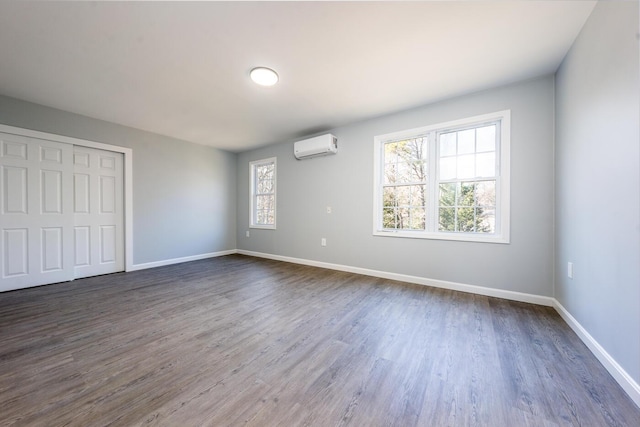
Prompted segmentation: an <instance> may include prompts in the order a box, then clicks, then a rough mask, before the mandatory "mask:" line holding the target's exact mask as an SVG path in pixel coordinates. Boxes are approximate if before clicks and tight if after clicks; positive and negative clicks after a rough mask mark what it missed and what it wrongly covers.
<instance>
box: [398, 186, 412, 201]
mask: <svg viewBox="0 0 640 427" xmlns="http://www.w3.org/2000/svg"><path fill="white" fill-rule="evenodd" d="M396 202H397V203H398V206H409V205H410V204H411V186H409V185H402V186H399V187H396Z"/></svg>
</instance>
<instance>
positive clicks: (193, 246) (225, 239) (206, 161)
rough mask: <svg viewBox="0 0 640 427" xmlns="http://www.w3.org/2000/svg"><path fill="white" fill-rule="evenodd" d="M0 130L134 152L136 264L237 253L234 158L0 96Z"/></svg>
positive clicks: (224, 153)
mask: <svg viewBox="0 0 640 427" xmlns="http://www.w3.org/2000/svg"><path fill="white" fill-rule="evenodd" d="M0 123H2V124H5V125H10V126H16V127H21V128H26V129H32V130H38V131H42V132H49V133H54V134H58V135H64V136H70V137H74V138H81V139H88V140H91V141H97V142H103V143H107V144H112V145H118V146H122V147H128V148H131V149H132V150H133V232H134V233H133V240H134V243H133V244H134V248H133V252H134V253H133V262H134V264H142V263H147V262H154V261H163V260H167V259H172V258H180V257H186V256H191V255H200V254H206V253H210V252H216V251H222V250H228V249H235V248H236V154H233V153H228V152H225V151H221V150H218V149H215V148H211V147H205V146H202V145H197V144H192V143H186V142H184V141H178V140H175V139H172V138H168V137H165V136H161V135H157V134H153V133H149V132H144V131H141V130H137V129H132V128H128V127H124V126H119V125H115V124H113V123H108V122H104V121H101V120H95V119H91V118H88V117H84V116H80V115H77V114H72V113H68V112H64V111H60V110H56V109H52V108H48V107H43V106H41V105H36V104H32V103H28V102H24V101H19V100H16V99H13V98H7V97H3V96H0Z"/></svg>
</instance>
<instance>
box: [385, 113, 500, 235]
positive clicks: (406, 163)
mask: <svg viewBox="0 0 640 427" xmlns="http://www.w3.org/2000/svg"><path fill="white" fill-rule="evenodd" d="M509 135H510V112H509V111H502V112H498V113H494V114H487V115H483V116H477V117H472V118H469V119H464V120H458V121H455V122H449V123H443V124H440V125H436V126H429V127H424V128H419V129H411V130H407V131H402V132H395V133H392V134H388V135H381V136H377V137H375V140H374V147H375V148H374V149H375V152H374V158H375V165H374V170H375V177H374V180H375V190H374V195H375V213H374V234H375V235H378V236H395V237H414V238H429V239H445V240H465V241H479V242H495V243H508V242H509Z"/></svg>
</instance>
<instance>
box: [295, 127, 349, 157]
mask: <svg viewBox="0 0 640 427" xmlns="http://www.w3.org/2000/svg"><path fill="white" fill-rule="evenodd" d="M337 152H338V138H336V137H335V136H333V135H331V134H330V133H328V134H326V135H320V136H316V137H313V138H309V139H305V140H303V141H298V142H296V143H295V144H293V155H294V156H296V159H300V160H302V159H309V158H311V157H317V156H326V155H327V154H336V153H337Z"/></svg>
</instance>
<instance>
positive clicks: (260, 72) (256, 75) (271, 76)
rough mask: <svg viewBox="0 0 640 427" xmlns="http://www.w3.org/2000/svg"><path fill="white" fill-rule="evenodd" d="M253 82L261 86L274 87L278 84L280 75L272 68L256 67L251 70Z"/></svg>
mask: <svg viewBox="0 0 640 427" xmlns="http://www.w3.org/2000/svg"><path fill="white" fill-rule="evenodd" d="M251 80H253V81H254V82H255V83H257V84H259V85H261V86H273V85H274V84H276V83H278V73H276V72H275V71H273V70H272V69H271V68H266V67H256V68H254V69H253V70H251Z"/></svg>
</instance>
